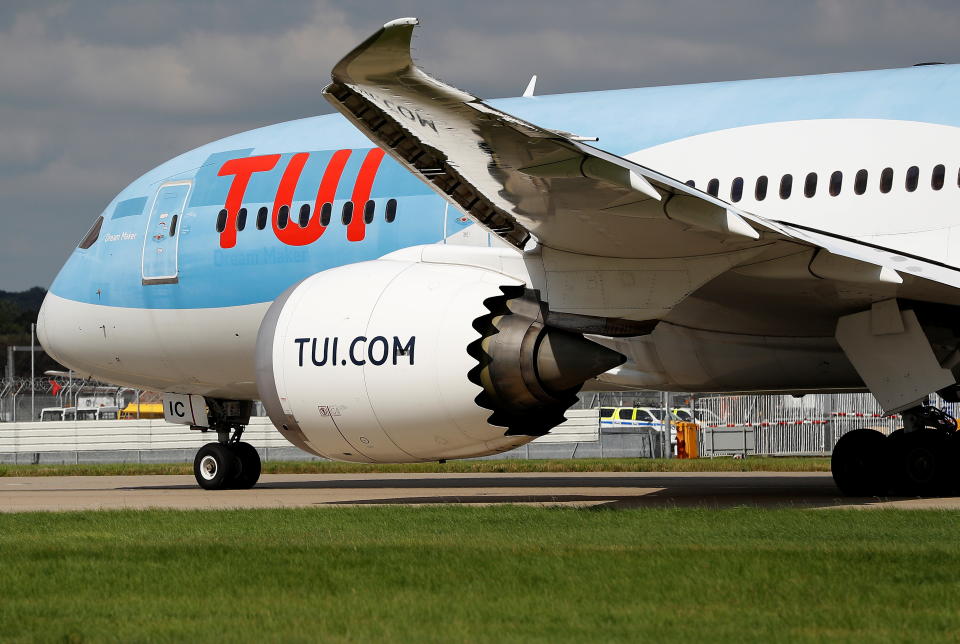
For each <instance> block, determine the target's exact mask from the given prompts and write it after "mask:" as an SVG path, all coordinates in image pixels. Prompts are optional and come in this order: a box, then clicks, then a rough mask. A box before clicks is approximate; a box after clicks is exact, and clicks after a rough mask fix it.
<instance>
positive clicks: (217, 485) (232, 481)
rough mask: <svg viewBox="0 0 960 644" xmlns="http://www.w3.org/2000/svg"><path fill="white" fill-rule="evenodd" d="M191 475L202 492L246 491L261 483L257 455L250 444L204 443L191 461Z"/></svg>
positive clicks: (258, 457)
mask: <svg viewBox="0 0 960 644" xmlns="http://www.w3.org/2000/svg"><path fill="white" fill-rule="evenodd" d="M193 475H194V477H196V479H197V483H198V484H199V485H200V487H202V488H203V489H205V490H247V489H250V488H252V487H253V486H254V485H256V484H257V481H258V480H259V479H260V454H258V453H257V450H256V448H255V447H254V446H253V445H251V444H250V443H242V442H235V443H207V444H206V445H204V446H203V447H201V448H200V449H199V450H197V455H196V456H195V457H194V459H193Z"/></svg>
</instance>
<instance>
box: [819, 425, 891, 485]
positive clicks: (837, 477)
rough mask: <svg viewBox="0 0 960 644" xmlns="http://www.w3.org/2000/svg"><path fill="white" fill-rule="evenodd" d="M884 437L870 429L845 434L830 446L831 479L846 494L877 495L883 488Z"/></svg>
mask: <svg viewBox="0 0 960 644" xmlns="http://www.w3.org/2000/svg"><path fill="white" fill-rule="evenodd" d="M885 446H886V438H885V437H884V435H883V434H881V433H880V432H878V431H876V430H873V429H855V430H853V431H851V432H847V433H846V434H844V435H843V436H842V437H841V438H840V440H838V441H837V445H836V447H834V448H833V456H832V457H831V459H830V469H831V471H832V472H833V481H834V483H836V484H837V487H838V488H840V491H841V492H843V494H844V495H846V496H878V495H881V494H884V493H885V492H886V484H885V483H884V476H883V470H884V460H885V459H884V454H885V451H886V450H885V449H884V447H885Z"/></svg>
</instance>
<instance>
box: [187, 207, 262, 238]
mask: <svg viewBox="0 0 960 644" xmlns="http://www.w3.org/2000/svg"><path fill="white" fill-rule="evenodd" d="M246 227H247V209H246V208H241V209H240V212H238V213H237V230H238V231H241V230H243V229H244V228H246ZM170 234H171V235H172V234H173V233H170Z"/></svg>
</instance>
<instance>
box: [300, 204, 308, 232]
mask: <svg viewBox="0 0 960 644" xmlns="http://www.w3.org/2000/svg"><path fill="white" fill-rule="evenodd" d="M298 223H299V224H300V227H301V228H306V227H307V224H309V223H310V204H303V205H302V206H300V221H299V222H298Z"/></svg>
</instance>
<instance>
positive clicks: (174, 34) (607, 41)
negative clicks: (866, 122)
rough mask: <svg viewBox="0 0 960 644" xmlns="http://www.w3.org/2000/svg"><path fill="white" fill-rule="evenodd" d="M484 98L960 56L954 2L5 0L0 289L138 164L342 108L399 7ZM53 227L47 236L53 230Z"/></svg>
mask: <svg viewBox="0 0 960 644" xmlns="http://www.w3.org/2000/svg"><path fill="white" fill-rule="evenodd" d="M408 15H415V16H419V17H420V18H421V19H422V21H423V26H422V27H421V29H419V30H418V33H417V36H416V39H415V41H414V47H415V51H414V53H415V56H416V58H417V60H418V61H419V63H420V64H421V65H422V66H423V67H424V68H425V69H426V70H428V71H430V72H431V73H434V74H437V75H438V76H440V77H442V78H443V79H444V80H446V81H447V82H450V83H451V84H453V85H456V86H458V87H462V88H463V89H466V90H468V91H471V92H473V93H475V94H478V95H480V96H483V97H498V96H509V95H516V94H517V93H519V92H520V91H521V90H522V89H523V87H524V86H525V85H526V82H527V80H528V79H529V77H530V75H531V74H534V73H536V74H538V75H539V77H540V81H539V87H538V91H539V92H540V93H545V92H551V93H552V92H569V91H579V90H591V89H608V88H617V87H630V86H648V85H662V84H674V83H688V82H702V81H710V80H728V79H737V78H754V77H761V76H779V75H790V74H802V73H821V72H829V71H847V70H854V69H868V68H881V67H895V66H905V65H909V64H911V63H915V62H921V61H928V60H944V61H956V60H958V59H960V56H958V51H960V44H958V43H957V39H956V36H955V34H956V33H957V32H958V30H960V12H957V11H956V8H955V2H953V1H946V0H914V1H910V2H908V1H905V0H811V1H808V2H775V3H771V2H769V1H768V0H728V1H726V2H722V3H720V2H709V1H706V0H645V1H644V2H636V1H635V0H604V1H598V2H592V3H584V2H582V0H553V1H552V2H544V1H543V0H536V1H534V0H510V1H508V0H488V1H487V2H483V3H451V2H449V0H403V1H394V0H384V1H382V2H376V3H373V2H356V1H355V0H352V1H349V2H348V1H347V0H285V1H284V2H282V3H281V2H275V3H267V2H262V0H206V1H205V2H195V1H194V0H165V1H164V2H157V1H154V0H50V1H43V0H5V1H4V2H2V3H0V89H2V91H0V194H3V196H4V199H3V200H2V204H3V205H2V206H0V288H2V289H8V290H9V289H19V288H26V287H29V286H32V285H34V284H38V283H39V284H42V285H47V284H49V282H50V281H51V280H52V278H53V276H54V274H55V272H56V270H57V269H58V268H59V266H60V264H61V263H62V261H63V259H64V257H65V255H66V253H67V252H68V251H69V249H70V248H71V247H72V246H73V244H75V242H76V240H77V239H78V238H79V237H80V236H81V235H82V234H83V232H84V231H85V230H86V229H87V227H88V226H89V225H90V222H91V221H92V219H93V218H94V217H95V216H96V215H97V214H99V213H100V211H101V210H102V209H103V208H104V206H105V205H106V204H107V203H108V202H109V201H110V200H111V198H112V197H113V196H114V195H115V194H116V193H117V192H119V191H120V190H121V189H122V188H123V187H124V186H125V185H126V184H127V183H129V182H130V181H131V180H133V179H134V178H136V177H137V176H139V175H140V174H142V173H143V172H145V171H147V170H148V169H150V168H151V167H153V166H155V165H157V164H159V163H161V162H163V161H164V160H165V159H168V158H170V157H172V156H175V155H176V154H179V153H180V152H183V151H185V150H187V149H190V148H193V147H196V146H197V145H200V144H203V143H206V142H208V141H211V140H214V139H217V138H220V137H222V136H226V135H228V134H232V133H235V132H238V131H243V130H246V129H250V128H253V127H259V126H262V125H267V124H269V123H273V122H279V121H285V120H290V119H293V118H300V117H303V116H309V115H312V114H318V113H325V112H329V111H330V108H328V106H327V104H326V102H325V101H324V100H323V98H322V97H321V96H320V89H321V87H322V86H323V85H324V84H325V83H326V81H327V79H328V78H329V69H330V67H331V66H332V65H333V64H334V62H336V61H337V60H338V59H339V58H340V57H341V56H342V55H343V54H344V53H346V52H347V51H348V50H349V49H351V48H352V47H353V46H355V45H356V44H358V43H359V42H360V41H361V40H362V39H363V38H365V37H366V36H367V35H369V34H370V33H372V32H373V31H374V30H375V29H376V28H377V27H378V26H379V25H380V24H382V23H383V22H384V21H386V20H390V19H393V18H397V17H401V16H408ZM40 242H42V243H40Z"/></svg>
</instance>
